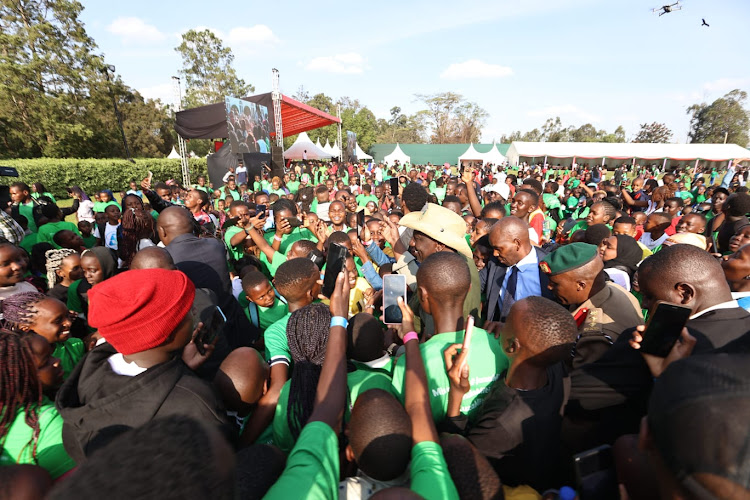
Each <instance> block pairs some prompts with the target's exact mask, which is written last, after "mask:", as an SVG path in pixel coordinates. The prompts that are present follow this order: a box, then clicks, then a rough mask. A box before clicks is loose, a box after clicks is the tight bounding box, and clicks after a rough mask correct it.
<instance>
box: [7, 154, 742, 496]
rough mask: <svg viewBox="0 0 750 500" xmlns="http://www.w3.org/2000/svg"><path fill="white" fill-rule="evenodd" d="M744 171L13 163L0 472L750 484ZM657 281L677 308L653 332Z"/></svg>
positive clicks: (175, 488)
mask: <svg viewBox="0 0 750 500" xmlns="http://www.w3.org/2000/svg"><path fill="white" fill-rule="evenodd" d="M747 177H748V171H747V167H744V166H742V164H741V163H740V162H730V164H729V166H728V167H727V169H726V171H724V170H722V171H721V172H718V171H717V170H715V169H708V168H706V169H703V168H699V167H695V168H689V167H688V168H684V167H682V168H666V169H664V170H663V171H660V170H659V168H657V167H653V166H650V167H640V166H639V167H636V168H633V167H632V166H630V167H628V166H619V167H617V168H616V169H615V171H614V172H608V171H607V170H606V169H605V168H603V167H602V166H599V165H595V166H592V167H590V166H589V165H573V166H572V167H569V168H563V167H552V166H549V165H522V166H521V167H519V168H518V169H510V168H508V167H506V166H497V165H476V166H475V165H464V166H461V165H454V166H451V165H448V164H446V165H438V166H434V165H420V166H412V165H396V166H395V167H394V166H391V167H388V166H384V165H381V164H373V163H370V164H358V163H337V162H325V163H323V162H307V161H304V162H300V163H294V164H288V165H286V168H283V169H282V168H279V169H278V170H276V169H274V170H273V171H264V172H263V174H262V175H260V176H256V177H255V178H254V179H250V178H248V169H247V168H246V167H245V166H244V165H242V164H241V163H239V164H238V165H237V166H236V167H233V168H232V169H230V171H228V172H227V173H226V175H224V176H223V178H222V179H212V180H214V181H215V182H217V184H216V185H214V184H213V183H210V182H208V180H207V179H206V178H205V177H204V176H198V178H197V184H195V185H192V186H181V185H180V184H179V183H177V182H174V181H172V180H164V179H162V180H158V181H157V180H155V179H152V176H151V175H148V176H145V175H144V179H142V180H133V181H131V182H130V184H129V186H127V187H126V188H125V189H124V190H122V192H120V193H118V194H117V195H116V194H115V193H113V192H112V191H111V190H109V189H105V190H102V191H100V192H97V193H96V194H93V193H92V197H93V199H92V198H90V197H89V196H88V195H87V193H85V192H84V191H83V190H82V189H81V188H80V187H78V186H71V187H70V188H69V189H68V190H67V192H68V194H69V196H70V197H71V198H73V204H72V205H71V206H68V207H61V206H59V205H58V202H57V200H56V199H55V197H54V196H53V195H52V194H51V193H50V192H48V190H47V189H46V188H45V187H44V185H43V184H41V183H35V184H33V185H32V186H31V187H30V186H28V185H27V184H25V183H23V182H15V183H13V184H11V186H10V197H11V202H10V203H9V205H8V207H7V208H6V209H5V210H2V211H0V236H1V237H2V239H1V240H0V313H1V314H2V322H3V323H2V329H0V400H2V409H0V450H1V452H2V454H1V455H0V490H4V492H2V493H0V498H5V497H6V496H7V498H19V499H20V498H53V499H63V498H66V499H67V498H70V499H73V498H75V499H81V498H84V499H85V498H108V497H109V498H226V499H230V498H243V499H244V498H283V499H289V498H316V499H317V498H320V499H335V498H341V499H350V500H351V499H367V498H373V499H375V498H379V499H382V498H426V499H457V498H461V499H503V498H507V499H518V500H527V499H528V500H530V499H539V498H545V499H558V498H560V499H563V498H565V499H571V500H572V499H573V498H579V499H582V500H587V499H589V498H618V497H619V498H631V499H641V498H642V499H652V498H684V499H708V498H750V472H749V470H748V469H747V468H745V467H744V466H745V465H747V464H748V456H747V453H746V448H747V446H746V442H747V439H748V437H747V436H748V435H750V418H748V417H749V416H750V413H748V414H746V413H744V410H743V409H742V408H744V407H745V405H750V392H747V391H748V388H750V356H749V352H750V350H749V348H750V312H748V311H750V221H749V220H748V214H749V213H750V194H748V188H747V186H746V183H747ZM113 187H114V186H113ZM116 187H117V188H118V190H119V189H122V188H123V186H116ZM71 220H75V221H76V222H71ZM332 245H334V246H338V247H344V248H345V249H346V252H345V253H346V258H345V263H344V265H343V268H342V271H341V272H340V273H339V274H338V276H336V281H335V287H334V288H333V291H332V292H326V294H323V293H322V292H323V290H322V285H323V282H324V280H325V273H326V267H327V259H328V256H329V254H331V253H332V252H331V250H332V249H333V247H332ZM334 272H335V271H334ZM392 274H398V275H401V276H403V277H404V281H405V282H406V296H405V298H399V299H398V309H399V312H400V314H399V315H398V316H399V317H400V318H401V320H402V321H401V323H397V324H394V323H385V322H384V317H383V295H384V294H383V289H384V282H385V281H387V278H386V276H388V275H392ZM329 278H330V276H329ZM404 299H405V300H404ZM662 302H667V303H671V304H677V305H679V306H682V307H683V308H687V309H689V319H688V320H687V323H686V324H685V327H684V328H682V329H681V333H680V336H679V339H678V340H677V341H676V342H674V344H673V345H669V346H668V348H669V349H668V353H667V352H664V353H662V354H664V355H665V356H656V355H654V354H647V353H646V352H643V351H642V350H641V348H642V346H643V345H645V344H644V342H646V341H647V340H648V336H649V335H651V334H653V331H652V330H648V329H647V328H646V326H645V324H646V322H647V321H648V319H649V316H653V314H654V310H655V308H656V307H657V305H659V304H661V303H662ZM678 326H681V325H678ZM467 328H469V329H471V332H472V333H471V334H467ZM644 350H645V349H644ZM749 410H750V407H749Z"/></svg>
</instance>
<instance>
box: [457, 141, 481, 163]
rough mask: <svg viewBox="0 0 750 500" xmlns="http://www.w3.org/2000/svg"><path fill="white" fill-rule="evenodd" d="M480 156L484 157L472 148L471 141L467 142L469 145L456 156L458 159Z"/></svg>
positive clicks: (477, 157) (474, 158) (475, 158)
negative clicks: (462, 152)
mask: <svg viewBox="0 0 750 500" xmlns="http://www.w3.org/2000/svg"><path fill="white" fill-rule="evenodd" d="M482 158H484V154H482V153H480V152H479V151H477V150H476V149H474V143H471V144H469V147H468V148H466V151H465V152H464V154H462V155H461V156H459V157H458V160H459V161H461V160H481V159H482Z"/></svg>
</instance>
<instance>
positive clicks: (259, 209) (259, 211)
mask: <svg viewBox="0 0 750 500" xmlns="http://www.w3.org/2000/svg"><path fill="white" fill-rule="evenodd" d="M255 215H256V216H258V217H261V218H263V217H265V216H266V206H265V205H263V204H260V205H256V206H255Z"/></svg>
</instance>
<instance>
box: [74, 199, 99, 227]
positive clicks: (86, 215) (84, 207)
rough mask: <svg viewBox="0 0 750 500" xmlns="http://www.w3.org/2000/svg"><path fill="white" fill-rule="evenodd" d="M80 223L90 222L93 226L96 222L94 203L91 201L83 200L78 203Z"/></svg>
mask: <svg viewBox="0 0 750 500" xmlns="http://www.w3.org/2000/svg"><path fill="white" fill-rule="evenodd" d="M76 214H77V215H78V222H81V221H82V220H85V221H89V222H91V223H92V224H93V223H94V222H95V219H94V202H93V201H91V200H83V201H80V202H78V211H77V212H76Z"/></svg>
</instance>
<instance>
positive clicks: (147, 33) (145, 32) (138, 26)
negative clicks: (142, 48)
mask: <svg viewBox="0 0 750 500" xmlns="http://www.w3.org/2000/svg"><path fill="white" fill-rule="evenodd" d="M107 31H109V32H110V33H112V34H113V35H117V36H119V37H120V39H121V40H122V41H123V42H124V43H140V44H143V43H153V42H161V41H163V40H165V39H166V38H167V35H165V34H164V33H162V32H161V31H159V29H158V28H157V27H156V26H154V25H151V24H147V23H146V22H145V21H144V20H143V19H141V18H139V17H118V18H117V19H115V20H114V21H112V23H111V24H110V25H109V26H107Z"/></svg>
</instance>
